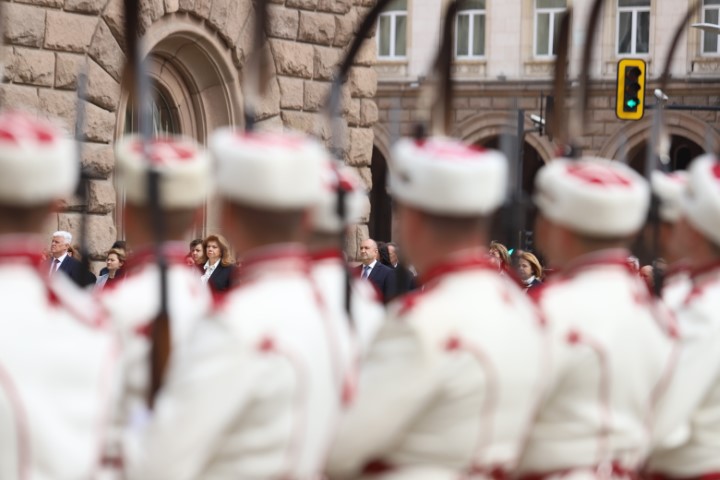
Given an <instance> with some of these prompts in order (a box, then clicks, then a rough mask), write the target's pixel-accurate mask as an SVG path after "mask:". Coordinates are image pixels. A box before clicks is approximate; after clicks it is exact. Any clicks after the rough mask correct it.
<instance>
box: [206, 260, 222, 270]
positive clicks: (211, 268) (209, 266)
mask: <svg viewBox="0 0 720 480" xmlns="http://www.w3.org/2000/svg"><path fill="white" fill-rule="evenodd" d="M220 260H221V259H220V258H218V259H217V261H216V262H215V263H213V264H212V265H210V260H208V261H207V262H205V266H203V268H204V269H205V270H207V269H208V268H209V269H210V270H215V268H217V266H218V263H220Z"/></svg>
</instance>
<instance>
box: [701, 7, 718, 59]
mask: <svg viewBox="0 0 720 480" xmlns="http://www.w3.org/2000/svg"><path fill="white" fill-rule="evenodd" d="M703 22H704V23H713V24H715V25H718V24H720V0H705V2H704V5H703ZM702 51H703V53H707V54H710V55H718V54H720V48H718V35H717V34H716V33H712V32H703V40H702Z"/></svg>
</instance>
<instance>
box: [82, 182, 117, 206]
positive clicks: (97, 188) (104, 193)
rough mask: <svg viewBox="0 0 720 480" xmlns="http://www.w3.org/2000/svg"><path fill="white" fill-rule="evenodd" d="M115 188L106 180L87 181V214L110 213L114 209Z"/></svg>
mask: <svg viewBox="0 0 720 480" xmlns="http://www.w3.org/2000/svg"><path fill="white" fill-rule="evenodd" d="M115 198H116V196H115V188H114V187H113V184H112V182H110V181H108V180H89V181H88V212H90V213H110V212H111V211H112V210H113V208H115Z"/></svg>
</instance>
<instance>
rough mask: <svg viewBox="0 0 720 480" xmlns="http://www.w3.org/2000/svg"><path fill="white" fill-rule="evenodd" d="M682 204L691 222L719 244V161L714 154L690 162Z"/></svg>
mask: <svg viewBox="0 0 720 480" xmlns="http://www.w3.org/2000/svg"><path fill="white" fill-rule="evenodd" d="M682 208H683V214H684V215H685V217H686V218H687V220H688V222H689V223H690V225H692V226H693V227H695V228H696V229H697V230H698V231H699V232H701V233H702V234H703V235H705V237H707V238H708V239H709V240H710V241H711V242H713V243H714V244H716V245H720V162H718V161H717V158H716V157H715V156H714V155H711V154H707V155H703V156H701V157H699V158H696V159H695V160H693V162H692V163H691V164H690V170H689V171H688V186H687V190H686V194H685V199H684V201H683V207H682Z"/></svg>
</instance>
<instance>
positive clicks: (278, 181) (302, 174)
mask: <svg viewBox="0 0 720 480" xmlns="http://www.w3.org/2000/svg"><path fill="white" fill-rule="evenodd" d="M209 145H210V151H211V152H212V154H213V156H214V157H215V159H216V161H217V170H216V183H217V186H218V190H219V191H220V194H221V195H222V196H223V197H225V198H227V199H229V200H232V201H236V202H238V203H241V204H244V205H248V206H254V207H258V208H262V209H268V210H294V209H304V208H308V207H311V206H312V205H315V204H316V203H317V202H318V200H319V197H320V191H321V188H322V172H323V169H324V168H325V162H326V161H327V158H328V153H327V150H326V149H325V147H324V146H323V145H322V144H321V143H320V142H318V141H317V140H315V139H312V138H310V137H308V136H306V135H303V134H300V133H296V132H243V131H241V130H237V129H232V128H221V129H219V130H217V131H216V132H214V133H213V134H212V136H211V137H210V142H209Z"/></svg>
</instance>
